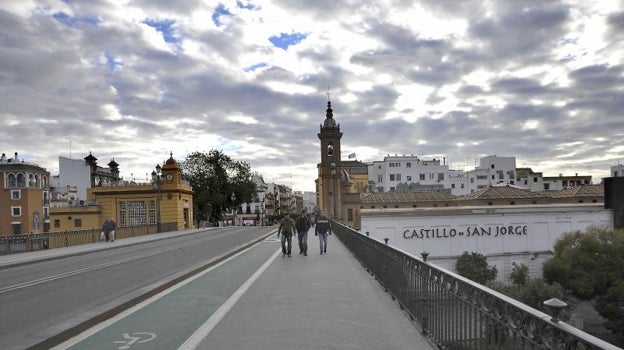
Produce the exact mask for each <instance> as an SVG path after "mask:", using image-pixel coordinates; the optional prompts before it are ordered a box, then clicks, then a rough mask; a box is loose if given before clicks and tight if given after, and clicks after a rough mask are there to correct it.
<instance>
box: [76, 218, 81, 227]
mask: <svg viewBox="0 0 624 350" xmlns="http://www.w3.org/2000/svg"><path fill="white" fill-rule="evenodd" d="M74 227H82V219H74Z"/></svg>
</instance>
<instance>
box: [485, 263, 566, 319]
mask: <svg viewBox="0 0 624 350" xmlns="http://www.w3.org/2000/svg"><path fill="white" fill-rule="evenodd" d="M512 265H513V269H512V271H511V274H510V276H509V278H510V279H511V285H506V284H503V283H493V284H491V285H490V287H491V288H493V289H495V290H497V291H499V292H501V293H503V294H505V295H507V296H508V297H510V298H514V299H516V300H518V301H520V302H522V303H523V304H526V305H528V306H530V307H532V308H534V309H537V310H541V311H543V312H547V311H548V310H546V308H545V307H544V301H546V300H548V299H552V298H557V299H561V300H565V292H564V291H563V288H562V287H561V285H560V284H558V283H553V284H549V283H546V282H545V281H544V280H543V279H539V278H538V279H531V278H529V267H528V266H527V265H525V264H520V265H518V264H516V263H515V262H514V263H512ZM569 317H570V314H569V312H564V313H563V314H561V315H560V318H561V319H563V320H566V319H568V318H569Z"/></svg>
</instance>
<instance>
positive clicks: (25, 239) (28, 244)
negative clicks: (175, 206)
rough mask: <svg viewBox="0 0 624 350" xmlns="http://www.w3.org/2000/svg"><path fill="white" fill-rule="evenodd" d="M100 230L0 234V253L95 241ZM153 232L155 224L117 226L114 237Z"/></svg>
mask: <svg viewBox="0 0 624 350" xmlns="http://www.w3.org/2000/svg"><path fill="white" fill-rule="evenodd" d="M177 229H178V224H177V223H175V222H171V223H162V224H160V232H170V231H175V230H177ZM100 232H102V230H101V229H100V228H92V229H89V230H80V231H63V232H47V233H36V234H26V235H10V236H0V255H5V254H14V253H25V252H32V251H36V250H44V249H54V248H62V247H70V246H75V245H81V244H87V243H95V242H98V241H99V240H100ZM153 233H158V225H157V224H154V225H143V226H128V227H118V228H117V230H115V239H124V238H129V237H135V236H143V235H148V234H153Z"/></svg>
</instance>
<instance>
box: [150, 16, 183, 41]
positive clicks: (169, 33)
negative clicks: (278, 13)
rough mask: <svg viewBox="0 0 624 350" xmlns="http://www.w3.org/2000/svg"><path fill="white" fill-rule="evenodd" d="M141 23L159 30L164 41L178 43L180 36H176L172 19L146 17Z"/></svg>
mask: <svg viewBox="0 0 624 350" xmlns="http://www.w3.org/2000/svg"><path fill="white" fill-rule="evenodd" d="M143 23H145V24H147V25H148V26H150V27H152V28H154V29H156V30H157V31H159V32H160V33H161V34H162V36H163V39H165V42H168V43H171V44H179V43H180V38H179V37H178V36H176V33H175V30H174V28H173V24H174V23H175V21H174V20H171V19H165V20H160V21H158V20H153V19H146V20H145V21H143Z"/></svg>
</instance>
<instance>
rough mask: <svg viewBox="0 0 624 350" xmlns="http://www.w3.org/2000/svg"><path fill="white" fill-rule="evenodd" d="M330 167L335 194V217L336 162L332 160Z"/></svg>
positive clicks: (334, 193) (334, 192)
mask: <svg viewBox="0 0 624 350" xmlns="http://www.w3.org/2000/svg"><path fill="white" fill-rule="evenodd" d="M329 167H330V168H331V174H332V193H333V195H334V200H333V202H334V218H335V217H336V163H334V162H332V163H331V164H330V165H329Z"/></svg>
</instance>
